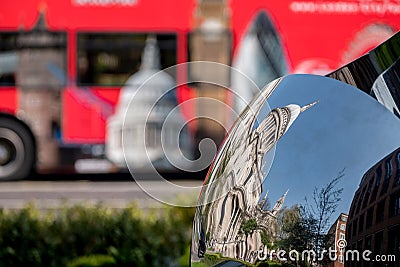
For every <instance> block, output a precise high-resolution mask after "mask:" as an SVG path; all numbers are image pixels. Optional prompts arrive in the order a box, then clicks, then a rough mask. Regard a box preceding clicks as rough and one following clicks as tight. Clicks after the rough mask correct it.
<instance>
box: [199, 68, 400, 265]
mask: <svg viewBox="0 0 400 267" xmlns="http://www.w3.org/2000/svg"><path fill="white" fill-rule="evenodd" d="M391 65H393V64H391ZM389 67H390V66H389ZM386 69H387V68H386ZM378 76H379V75H378ZM378 76H377V77H378ZM375 80H376V79H375ZM386 80H387V79H386ZM371 88H372V84H371ZM399 136H400V121H399V119H398V118H397V117H396V116H395V115H394V114H393V113H392V112H390V111H389V110H388V109H387V108H385V107H384V106H383V105H382V104H380V103H379V102H378V101H376V100H375V99H373V98H371V97H370V96H368V95H366V94H365V93H364V92H362V91H360V90H359V89H357V88H355V87H353V86H350V85H348V84H346V83H343V82H340V81H337V80H334V79H330V78H327V77H321V76H314V75H289V76H286V77H284V78H280V79H277V80H275V81H273V82H271V83H270V84H269V85H267V86H266V87H265V88H264V89H263V90H262V91H261V93H260V94H259V95H258V96H256V97H255V98H254V99H253V101H252V102H251V104H250V105H249V106H248V107H247V108H246V109H245V110H244V111H243V113H242V115H241V117H240V119H239V120H238V121H237V122H236V123H235V125H234V126H233V127H232V129H231V131H230V132H229V133H228V135H227V137H226V139H225V141H224V143H223V144H222V146H221V148H220V151H219V152H218V154H217V156H216V158H215V160H214V163H213V165H212V167H211V168H210V171H209V173H208V175H207V177H206V180H205V183H204V188H203V190H202V192H201V194H200V197H199V206H198V208H197V212H196V215H195V219H194V224H193V236H192V245H191V264H192V266H243V264H244V263H246V264H256V263H257V262H258V261H259V260H260V258H259V252H260V250H261V251H263V250H264V248H265V247H266V245H265V242H263V236H265V235H268V236H270V237H271V239H272V242H274V240H276V239H277V238H278V237H277V232H278V231H279V229H280V227H281V225H280V221H279V220H278V219H277V218H279V216H280V214H281V212H282V211H284V210H285V209H287V208H291V207H294V206H295V205H307V204H306V203H305V198H308V199H309V198H310V197H311V196H312V195H313V191H314V190H315V188H322V187H324V186H325V185H326V184H327V183H329V181H331V180H332V179H333V178H335V177H338V176H343V178H342V179H340V183H339V184H338V186H339V187H340V188H343V192H342V194H341V197H340V201H338V203H337V209H336V210H335V213H334V214H332V216H331V220H330V221H329V223H328V224H329V225H324V227H328V228H329V226H330V224H332V223H333V221H334V219H335V218H337V217H338V215H339V214H341V213H348V211H349V207H350V203H351V201H352V198H353V195H354V192H355V191H356V189H357V186H358V184H359V182H360V179H361V178H362V177H363V175H364V174H365V172H366V171H367V170H368V169H369V168H370V167H371V166H373V165H374V164H375V163H377V162H378V161H379V160H381V159H382V158H383V157H384V156H385V155H387V154H389V153H390V152H392V151H393V150H395V149H396V148H398V147H400V139H399V138H398V137H399ZM250 221H251V222H253V225H252V227H253V230H254V231H251V232H250V233H248V234H244V233H243V232H244V230H243V229H244V227H245V224H246V223H248V222H250Z"/></svg>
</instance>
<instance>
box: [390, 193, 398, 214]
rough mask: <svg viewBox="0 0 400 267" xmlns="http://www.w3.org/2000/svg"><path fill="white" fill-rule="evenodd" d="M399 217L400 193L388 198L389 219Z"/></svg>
mask: <svg viewBox="0 0 400 267" xmlns="http://www.w3.org/2000/svg"><path fill="white" fill-rule="evenodd" d="M397 215H400V193H397V194H396V195H394V196H392V197H391V198H390V217H393V216H397Z"/></svg>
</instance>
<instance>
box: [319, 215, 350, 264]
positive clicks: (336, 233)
mask: <svg viewBox="0 0 400 267" xmlns="http://www.w3.org/2000/svg"><path fill="white" fill-rule="evenodd" d="M348 217H349V216H348V215H347V214H344V213H341V214H340V215H339V217H338V218H337V219H336V220H335V222H334V223H333V224H332V226H331V228H329V230H328V238H329V239H330V240H329V246H330V247H331V248H334V250H335V255H334V256H335V257H332V259H334V260H332V261H331V262H329V263H328V264H325V265H324V266H326V267H343V266H344V258H345V249H346V246H345V245H346V243H345V242H346V226H347V220H348Z"/></svg>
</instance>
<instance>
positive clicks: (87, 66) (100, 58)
mask: <svg viewBox="0 0 400 267" xmlns="http://www.w3.org/2000/svg"><path fill="white" fill-rule="evenodd" d="M147 36H148V34H130V33H78V60H77V64H78V67H77V69H78V84H79V85H92V86H122V85H123V84H124V83H125V82H126V80H127V79H128V78H129V77H130V76H131V75H132V74H134V73H136V72H137V71H138V70H139V67H140V63H141V56H142V52H143V49H144V47H145V43H146V38H147ZM156 38H157V44H158V47H159V50H160V63H161V66H160V67H161V69H164V68H168V67H171V66H173V65H175V64H176V63H177V61H176V55H177V53H176V52H177V38H176V35H175V34H156ZM172 75H174V74H172Z"/></svg>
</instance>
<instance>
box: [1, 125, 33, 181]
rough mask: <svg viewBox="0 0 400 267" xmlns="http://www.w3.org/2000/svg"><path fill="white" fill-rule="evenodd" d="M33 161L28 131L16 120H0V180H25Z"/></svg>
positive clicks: (30, 138)
mask: <svg viewBox="0 0 400 267" xmlns="http://www.w3.org/2000/svg"><path fill="white" fill-rule="evenodd" d="M34 160H35V149H34V141H33V139H32V136H31V134H30V132H29V130H28V129H27V128H26V127H25V126H24V125H22V124H21V123H19V122H18V121H16V120H13V119H10V118H0V180H3V181H4V180H18V179H24V178H26V177H27V176H28V175H29V174H30V173H31V171H32V169H33V164H34Z"/></svg>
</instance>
